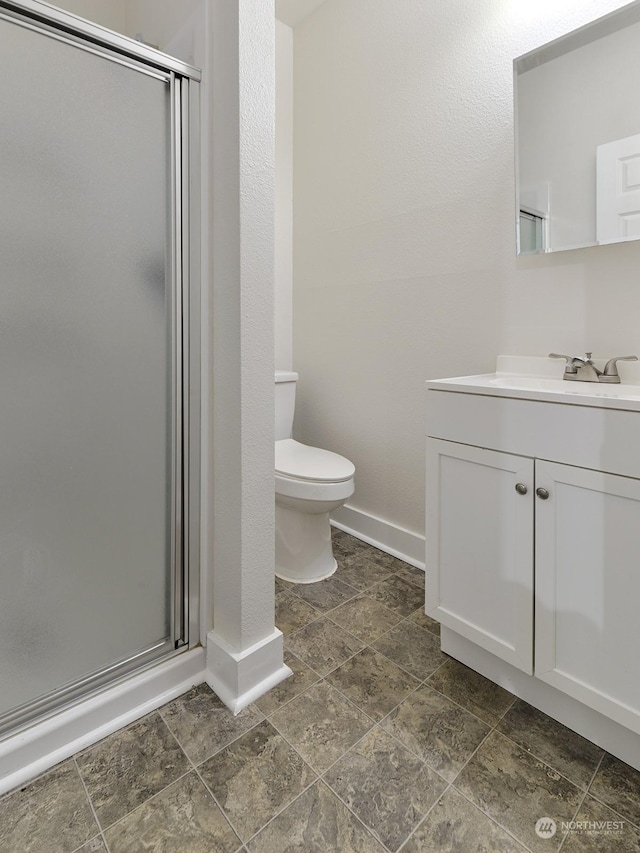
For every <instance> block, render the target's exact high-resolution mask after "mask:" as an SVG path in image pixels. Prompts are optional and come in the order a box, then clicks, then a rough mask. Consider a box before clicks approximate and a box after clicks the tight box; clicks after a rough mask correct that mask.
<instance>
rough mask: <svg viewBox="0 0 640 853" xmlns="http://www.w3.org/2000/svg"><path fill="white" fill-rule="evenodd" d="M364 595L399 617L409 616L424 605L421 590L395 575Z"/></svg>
mask: <svg viewBox="0 0 640 853" xmlns="http://www.w3.org/2000/svg"><path fill="white" fill-rule="evenodd" d="M366 594H367V595H368V596H369V598H373V599H375V600H376V601H379V602H380V604H384V606H385V607H388V608H389V610H393V612H394V613H399V614H400V616H410V615H411V614H412V613H413V612H414V611H415V610H417V609H418V607H420V606H423V605H424V593H423V592H422V590H420V589H418V587H417V586H415V585H414V584H412V583H409V581H406V580H404V579H403V578H399V577H396V575H391V577H388V578H387V579H386V580H383V581H381V582H380V583H379V584H377V586H374V587H372V588H371V589H369V590H367V593H366Z"/></svg>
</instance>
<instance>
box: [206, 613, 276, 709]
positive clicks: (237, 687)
mask: <svg viewBox="0 0 640 853" xmlns="http://www.w3.org/2000/svg"><path fill="white" fill-rule="evenodd" d="M282 654H283V644H282V632H281V631H279V630H278V629H277V628H275V629H274V631H273V633H272V634H270V635H269V636H268V637H266V638H265V639H264V640H260V642H258V643H254V645H252V646H249V648H247V649H245V650H244V651H242V652H234V651H233V650H232V649H231V647H230V646H229V645H228V643H226V642H225V640H223V639H222V637H219V636H218V635H217V634H216V633H215V631H209V633H208V634H207V669H206V673H205V680H206V682H207V684H208V685H209V687H211V689H212V690H213V691H214V693H215V694H216V695H217V696H218V697H219V698H220V699H221V700H222V701H223V702H224V704H225V705H226V706H227V708H229V710H230V711H232V712H233V713H234V714H238V713H239V712H240V711H242V709H243V708H246V707H247V705H250V704H251V703H252V702H255V700H256V699H258V698H259V697H260V696H262V695H263V693H266V692H267V691H268V690H271V688H272V687H275V686H276V684H279V683H280V682H281V681H284V679H285V678H288V677H289V676H290V675H293V673H292V672H291V670H290V669H289V667H288V666H285V665H284V664H283V663H282Z"/></svg>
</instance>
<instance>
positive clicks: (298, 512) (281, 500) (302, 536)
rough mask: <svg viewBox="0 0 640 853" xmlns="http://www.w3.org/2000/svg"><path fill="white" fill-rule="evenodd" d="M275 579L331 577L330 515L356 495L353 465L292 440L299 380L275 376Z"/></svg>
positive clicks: (333, 566) (291, 375)
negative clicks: (354, 492)
mask: <svg viewBox="0 0 640 853" xmlns="http://www.w3.org/2000/svg"><path fill="white" fill-rule="evenodd" d="M275 379H276V423H275V427H276V432H275V438H276V442H275V476H276V576H277V577H279V578H281V579H282V580H286V581H290V582H291V583H315V582H316V581H321V580H323V579H324V578H328V577H329V576H330V575H332V574H333V573H334V572H335V570H336V568H337V563H336V560H335V558H334V556H333V548H332V546H331V525H330V522H329V513H330V512H331V511H332V510H334V509H337V508H338V507H339V506H342V504H343V503H344V502H345V501H346V500H348V499H349V498H350V497H351V495H352V494H353V491H354V488H355V484H354V479H353V478H354V474H355V470H356V469H355V467H354V465H353V463H352V462H349V460H348V459H345V458H344V456H339V455H338V454H337V453H332V452H331V451H329V450H321V449H320V448H319V447H309V446H308V445H306V444H300V443H299V442H298V441H294V440H293V439H292V438H291V432H292V429H293V413H294V410H295V401H296V382H297V380H298V374H297V373H294V372H292V371H286V370H276V375H275Z"/></svg>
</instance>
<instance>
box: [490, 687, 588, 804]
mask: <svg viewBox="0 0 640 853" xmlns="http://www.w3.org/2000/svg"><path fill="white" fill-rule="evenodd" d="M498 731H501V732H502V733H503V734H505V735H507V737H510V738H511V740H514V741H515V742H516V743H517V744H519V745H520V746H522V747H524V748H525V749H526V750H527V751H528V752H531V753H533V755H535V756H536V757H537V758H540V759H541V760H542V761H544V762H545V764H548V765H550V766H551V767H553V769H554V770H557V771H558V773H562V775H563V776H566V777H567V779H569V780H570V781H571V782H574V783H575V784H576V785H578V786H579V787H580V788H584V789H585V790H586V788H587V787H588V786H589V783H590V782H591V779H592V777H593V774H594V773H595V770H596V767H597V766H598V762H599V761H600V759H601V758H602V755H603V752H604V750H602V749H600V747H599V746H596V745H595V744H593V743H591V741H588V740H587V739H586V738H583V737H581V736H580V735H579V734H576V732H574V731H572V730H571V729H568V728H567V727H566V726H563V725H562V723H558V722H557V721H556V720H552V719H551V717H548V716H547V715H546V714H544V713H543V712H542V711H538V709H537V708H533V707H532V706H531V705H528V704H527V703H526V702H523V701H522V700H521V699H518V700H517V701H516V702H515V703H514V705H513V707H511V708H510V709H509V711H508V712H507V713H506V714H505V716H504V718H503V719H502V720H501V721H500V724H499V726H498Z"/></svg>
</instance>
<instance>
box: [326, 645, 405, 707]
mask: <svg viewBox="0 0 640 853" xmlns="http://www.w3.org/2000/svg"><path fill="white" fill-rule="evenodd" d="M418 630H420V629H418ZM327 681H328V682H329V684H332V685H333V686H334V687H336V688H337V689H338V690H339V691H340V692H341V693H344V695H345V696H346V697H347V698H348V699H350V700H351V701H352V702H353V704H354V705H357V706H358V708H360V709H361V710H362V711H364V712H365V714H367V715H368V716H369V717H371V718H372V719H374V720H376V722H379V721H380V720H381V719H382V718H383V717H386V715H387V714H388V713H389V711H392V710H393V709H394V708H395V707H396V705H399V704H400V702H402V700H403V699H405V698H406V697H407V696H408V695H409V693H411V692H412V691H413V690H415V689H416V687H418V686H419V685H420V682H419V681H418V679H416V678H414V677H413V676H412V675H409V674H408V673H407V672H405V671H404V670H402V669H400V667H398V666H396V665H395V664H394V663H392V662H391V661H390V660H388V659H387V658H385V657H384V656H383V655H380V654H378V653H377V652H374V651H373V649H368V648H367V649H364V650H363V651H361V652H359V653H358V654H357V655H356V656H355V657H352V658H351V659H350V660H348V661H347V662H346V663H343V664H342V666H340V667H338V669H335V670H334V671H333V672H332V673H330V674H329V675H328V676H327Z"/></svg>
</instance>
